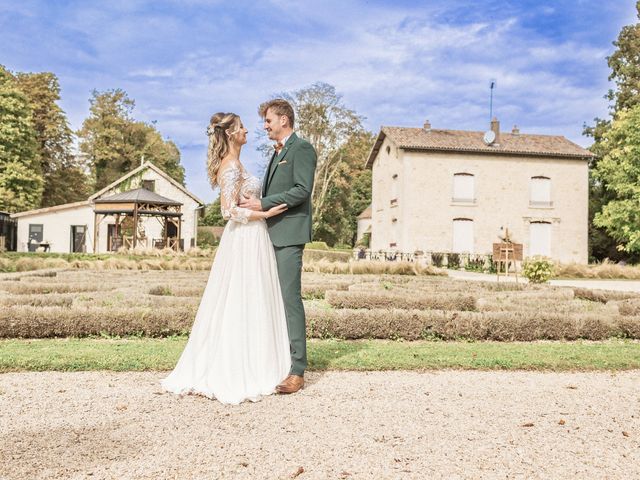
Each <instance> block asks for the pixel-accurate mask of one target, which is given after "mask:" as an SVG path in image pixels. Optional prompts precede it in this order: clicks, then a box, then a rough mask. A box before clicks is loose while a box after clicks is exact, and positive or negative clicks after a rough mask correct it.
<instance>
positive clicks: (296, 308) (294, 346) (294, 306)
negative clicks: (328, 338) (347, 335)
mask: <svg viewBox="0 0 640 480" xmlns="http://www.w3.org/2000/svg"><path fill="white" fill-rule="evenodd" d="M274 249H275V252H276V263H277V264H278V278H279V279H280V289H281V290H282V299H283V300H284V311H285V314H286V317H287V331H288V332H289V345H290V348H291V372H290V373H291V374H292V375H304V371H305V369H306V368H307V327H306V319H305V316H304V305H303V304H302V286H301V283H302V252H303V251H304V245H292V246H288V247H274Z"/></svg>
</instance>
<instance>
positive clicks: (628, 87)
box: [583, 2, 640, 261]
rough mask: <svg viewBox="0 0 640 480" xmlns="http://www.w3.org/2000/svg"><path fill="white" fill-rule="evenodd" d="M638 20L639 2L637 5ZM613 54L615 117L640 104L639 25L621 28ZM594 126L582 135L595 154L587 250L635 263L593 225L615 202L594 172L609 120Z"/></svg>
mask: <svg viewBox="0 0 640 480" xmlns="http://www.w3.org/2000/svg"><path fill="white" fill-rule="evenodd" d="M636 10H637V12H638V13H637V16H638V19H640V2H636ZM613 45H614V46H615V47H616V50H615V51H614V53H613V54H612V55H611V56H609V57H607V64H608V65H609V67H610V68H611V73H610V75H609V80H613V81H614V82H615V85H616V88H615V90H614V89H610V90H609V91H608V93H607V94H606V95H605V98H607V99H608V100H609V101H610V102H612V103H611V105H610V110H611V112H610V114H611V116H612V117H615V116H616V114H617V113H618V112H619V111H622V110H624V109H627V108H631V107H633V106H635V105H636V104H637V103H638V101H639V100H640V96H639V95H638V94H639V93H640V23H636V24H634V25H628V26H625V27H623V28H622V30H621V31H620V34H619V35H618V38H617V40H616V41H614V42H613ZM594 122H595V124H594V126H586V125H585V128H584V131H583V134H584V135H586V136H589V137H592V138H593V140H594V143H593V145H592V146H591V147H590V148H589V149H590V150H591V151H592V152H593V153H595V154H596V158H595V159H593V160H592V161H591V163H590V165H589V167H590V175H589V249H590V253H591V256H592V257H594V258H596V259H603V258H610V259H613V260H623V259H626V260H632V261H637V260H639V259H640V255H637V254H633V253H630V252H629V251H620V250H619V249H618V248H617V245H618V241H616V238H614V237H613V236H611V234H609V233H608V230H607V229H605V228H603V227H600V226H598V224H597V223H596V222H595V221H594V219H595V217H596V216H597V215H598V214H599V212H601V211H602V210H603V208H604V206H605V205H607V204H608V203H609V202H611V201H613V200H615V198H616V190H615V188H609V186H608V185H607V184H606V183H605V182H606V180H605V178H604V177H597V176H596V175H595V174H594V172H595V171H596V169H597V168H598V164H599V162H600V159H603V158H605V157H606V156H607V155H608V153H609V150H610V145H609V144H608V142H607V141H606V138H607V135H608V132H609V130H610V129H611V120H610V119H601V118H595V119H594Z"/></svg>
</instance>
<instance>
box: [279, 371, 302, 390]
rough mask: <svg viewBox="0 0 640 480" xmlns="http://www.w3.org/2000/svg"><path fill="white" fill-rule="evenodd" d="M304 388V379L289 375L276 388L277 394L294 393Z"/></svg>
mask: <svg viewBox="0 0 640 480" xmlns="http://www.w3.org/2000/svg"><path fill="white" fill-rule="evenodd" d="M303 386H304V377H302V376H300V375H289V376H288V377H287V378H285V379H284V380H283V381H282V382H281V383H280V385H278V386H277V387H276V392H278V393H296V392H297V391H298V390H300V389H301V388H302V387H303Z"/></svg>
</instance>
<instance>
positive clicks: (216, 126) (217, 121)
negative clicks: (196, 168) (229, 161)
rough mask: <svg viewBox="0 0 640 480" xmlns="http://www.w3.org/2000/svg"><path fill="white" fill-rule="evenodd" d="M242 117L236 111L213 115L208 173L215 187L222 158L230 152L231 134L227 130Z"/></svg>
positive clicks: (210, 129) (208, 151)
mask: <svg viewBox="0 0 640 480" xmlns="http://www.w3.org/2000/svg"><path fill="white" fill-rule="evenodd" d="M239 120H240V117H239V116H238V115H236V114H235V113H224V112H218V113H216V114H214V115H213V116H212V117H211V120H210V121H209V127H208V128H207V135H208V136H209V148H208V149H207V173H208V174H209V182H211V186H212V187H213V188H215V187H217V186H218V182H217V180H216V177H217V176H218V170H219V169H220V163H221V162H222V159H223V158H224V157H225V156H226V155H227V153H229V134H228V133H227V130H229V129H230V128H233V127H234V126H236V125H237V124H238V123H239Z"/></svg>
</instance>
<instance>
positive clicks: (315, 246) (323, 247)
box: [305, 242, 329, 250]
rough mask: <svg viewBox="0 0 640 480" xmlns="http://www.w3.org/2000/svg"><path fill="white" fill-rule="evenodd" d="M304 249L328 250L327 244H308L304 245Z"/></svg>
mask: <svg viewBox="0 0 640 480" xmlns="http://www.w3.org/2000/svg"><path fill="white" fill-rule="evenodd" d="M305 248H309V249H311V250H329V245H327V242H309V243H307V244H306V246H305Z"/></svg>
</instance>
